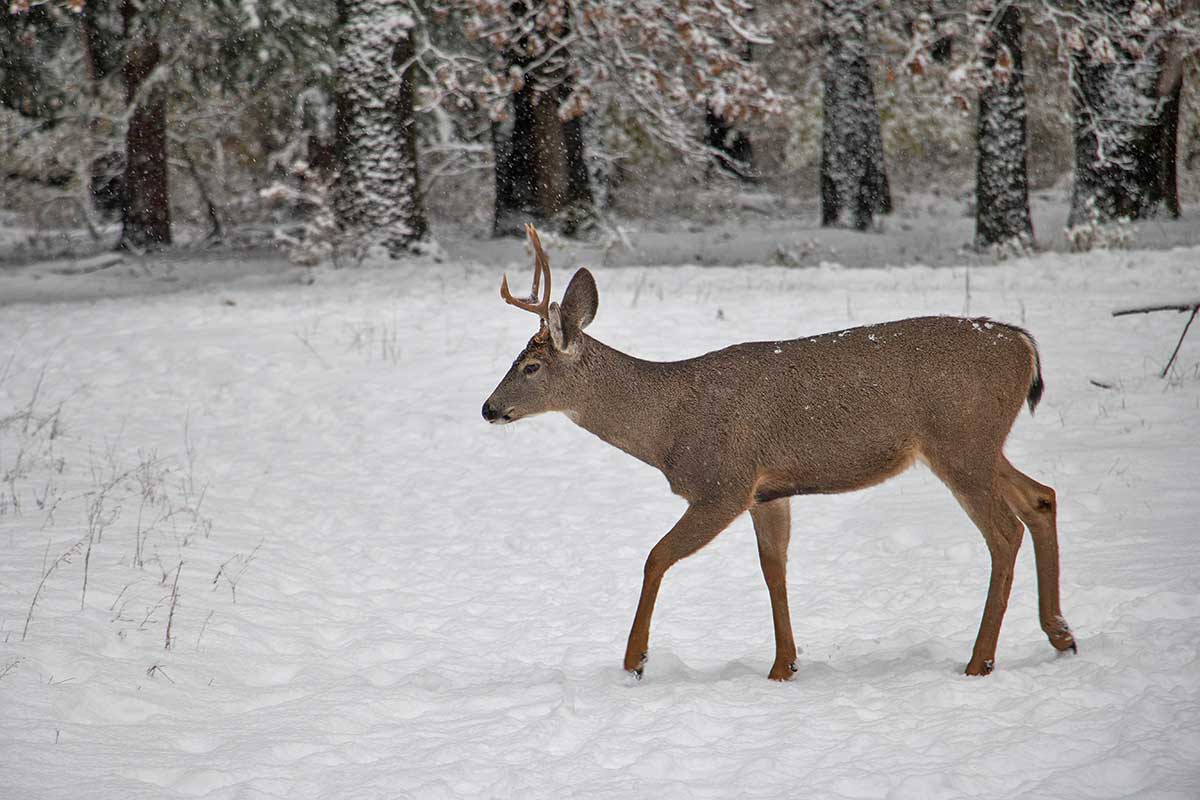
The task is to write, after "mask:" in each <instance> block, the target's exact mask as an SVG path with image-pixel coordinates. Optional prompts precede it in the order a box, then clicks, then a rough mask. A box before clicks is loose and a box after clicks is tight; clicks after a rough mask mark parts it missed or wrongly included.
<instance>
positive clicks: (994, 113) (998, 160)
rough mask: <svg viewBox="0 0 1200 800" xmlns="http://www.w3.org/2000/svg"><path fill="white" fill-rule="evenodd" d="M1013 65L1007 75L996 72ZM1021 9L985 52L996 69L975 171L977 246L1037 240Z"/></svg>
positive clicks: (982, 113)
mask: <svg viewBox="0 0 1200 800" xmlns="http://www.w3.org/2000/svg"><path fill="white" fill-rule="evenodd" d="M997 61H999V62H1000V64H1001V65H1002V66H1003V65H1004V64H1005V63H1007V64H1008V75H1007V80H1004V79H1002V78H999V77H997V76H996V74H995V72H994V69H993V68H994V67H995V66H996V63H997ZM1022 61H1023V58H1022V47H1021V10H1020V8H1019V7H1017V6H1016V5H1010V6H1009V7H1008V8H1007V9H1006V10H1005V11H1004V13H1003V14H1002V15H1001V16H1000V19H999V20H998V21H997V24H996V27H995V29H994V30H993V31H992V38H991V40H990V43H989V45H988V47H987V48H986V49H985V50H984V52H983V63H984V66H985V68H987V69H988V70H989V71H992V74H991V80H990V82H989V83H988V86H987V88H985V89H984V90H983V92H982V93H981V94H980V96H979V124H978V128H977V139H978V144H977V148H978V157H977V161H976V173H975V246H976V247H987V246H989V245H993V244H998V243H1001V242H1006V241H1009V240H1011V239H1019V240H1021V241H1023V242H1027V243H1032V241H1033V221H1032V220H1031V218H1030V216H1029V180H1028V177H1027V175H1026V171H1025V150H1026V139H1025V73H1024V71H1023V67H1022Z"/></svg>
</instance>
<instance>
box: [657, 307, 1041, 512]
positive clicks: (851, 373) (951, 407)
mask: <svg viewBox="0 0 1200 800" xmlns="http://www.w3.org/2000/svg"><path fill="white" fill-rule="evenodd" d="M1034 359H1035V356H1034V351H1033V344H1032V342H1031V340H1029V339H1028V336H1027V334H1025V333H1024V332H1023V331H1021V330H1020V329H1018V328H1014V327H1011V326H1008V325H1004V324H1002V323H997V322H992V321H990V320H987V319H983V318H977V319H964V318H957V317H920V318H915V319H907V320H900V321H897V322H889V323H883V324H879V325H870V326H864V327H860V328H851V329H848V330H843V331H836V332H832V333H826V334H822V335H819V336H811V337H803V338H800V339H791V340H785V341H777V342H750V343H745V344H739V345H734V346H732V347H727V348H725V349H723V350H718V351H715V352H712V353H708V354H706V355H703V356H700V357H698V358H694V359H689V360H688V361H682V362H675V363H674V364H672V365H670V367H671V369H670V372H669V374H670V376H671V380H672V382H673V383H674V385H675V393H676V394H677V396H678V397H679V399H680V402H679V403H678V407H677V408H676V409H675V410H674V411H673V412H672V422H671V425H672V427H673V431H672V432H673V434H674V436H673V442H674V446H673V447H672V449H671V454H670V455H669V457H668V459H667V465H666V469H664V471H665V472H666V473H667V477H668V479H669V480H670V481H671V483H672V485H673V486H677V491H678V490H679V489H684V490H685V491H682V492H681V494H684V495H685V496H687V495H688V494H696V493H700V492H703V491H704V490H705V488H706V487H711V485H712V484H713V482H714V481H716V482H719V483H739V484H753V485H756V486H757V487H758V489H756V493H757V494H758V495H760V497H759V499H768V498H769V497H771V496H784V495H790V494H806V493H817V492H821V493H825V492H839V491H848V490H851V489H856V488H860V487H862V486H866V485H870V484H873V483H877V482H879V481H881V480H884V479H886V478H888V477H890V476H891V475H893V474H895V473H896V472H898V471H900V470H901V469H903V468H905V467H906V466H908V464H909V463H911V461H912V460H913V459H914V458H917V457H929V456H931V455H933V454H939V453H941V452H942V451H945V450H947V449H948V448H953V447H960V446H970V447H973V448H977V449H980V450H982V451H985V452H989V453H994V454H998V453H999V449H1000V448H1001V446H1002V445H1003V443H1004V439H1005V437H1006V436H1007V434H1008V431H1009V429H1010V428H1011V427H1012V423H1013V420H1014V419H1015V418H1016V415H1017V413H1018V412H1019V411H1020V407H1021V404H1022V403H1023V402H1024V400H1025V397H1026V394H1027V392H1028V390H1029V386H1030V382H1031V381H1032V379H1033V375H1034V371H1035V369H1036V366H1035V362H1034ZM993 457H994V456H993ZM673 472H674V473H675V474H672V473H673Z"/></svg>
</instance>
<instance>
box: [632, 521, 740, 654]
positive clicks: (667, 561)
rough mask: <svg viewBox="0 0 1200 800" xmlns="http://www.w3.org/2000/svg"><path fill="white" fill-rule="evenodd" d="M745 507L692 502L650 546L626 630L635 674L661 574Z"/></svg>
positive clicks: (703, 542) (646, 643) (644, 652)
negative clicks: (630, 627)
mask: <svg viewBox="0 0 1200 800" xmlns="http://www.w3.org/2000/svg"><path fill="white" fill-rule="evenodd" d="M745 510H746V504H745V502H742V501H723V502H721V501H718V502H699V503H693V504H692V505H691V506H689V507H688V510H687V511H686V512H684V515H683V516H682V517H680V518H679V521H678V522H676V523H675V526H674V527H673V528H671V530H670V531H668V532H667V535H666V536H664V537H663V538H662V539H660V540H659V542H658V544H656V545H654V548H653V549H651V550H650V555H649V556H648V557H647V558H646V568H645V572H644V575H643V577H642V595H641V598H640V599H639V600H638V607H637V613H636V614H635V615H634V617H633V629H632V630H630V631H629V644H628V645H627V646H626V648H625V669H626V670H628V671H629V672H631V673H633V674H634V675H636V676H637V677H638V678H640V677H642V669H643V668H644V666H645V664H646V653H647V648H648V643H649V640H650V617H651V615H652V614H653V613H654V601H655V599H656V598H657V597H658V587H659V585H660V584H661V583H662V578H663V575H665V574H666V572H667V570H668V569H670V568H671V565H672V564H674V563H675V562H676V561H678V560H679V559H681V558H687V557H688V556H690V555H691V554H692V553H694V552H696V551H697V550H699V549H700V548H701V547H704V545H706V544H708V543H709V542H711V541H712V540H713V539H715V538H716V537H717V534H718V533H720V532H721V531H723V530H725V528H727V527H728V526H729V523H731V522H733V521H734V520H735V519H737V517H738V515H739V514H741V513H742V512H743V511H745Z"/></svg>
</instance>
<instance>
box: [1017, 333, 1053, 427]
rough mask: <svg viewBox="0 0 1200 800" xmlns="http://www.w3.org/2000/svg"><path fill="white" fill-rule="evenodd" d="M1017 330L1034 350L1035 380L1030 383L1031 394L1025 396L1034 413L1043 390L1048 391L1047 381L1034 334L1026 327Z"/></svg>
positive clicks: (1030, 411)
mask: <svg viewBox="0 0 1200 800" xmlns="http://www.w3.org/2000/svg"><path fill="white" fill-rule="evenodd" d="M1017 330H1018V331H1020V332H1021V335H1022V336H1024V337H1025V340H1026V341H1028V342H1029V349H1030V350H1031V351H1033V380H1032V381H1030V383H1029V394H1027V395H1026V396H1025V399H1026V400H1027V401H1028V402H1029V413H1030V414H1032V413H1033V412H1034V410H1035V409H1037V404H1038V402H1039V401H1040V400H1041V399H1042V392H1044V391H1046V383H1045V382H1044V381H1043V380H1042V357H1041V355H1040V354H1039V353H1038V347H1037V340H1035V339H1034V338H1033V335H1032V334H1030V333H1029V331H1027V330H1025V329H1024V328H1017Z"/></svg>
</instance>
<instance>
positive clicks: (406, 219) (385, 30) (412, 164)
mask: <svg viewBox="0 0 1200 800" xmlns="http://www.w3.org/2000/svg"><path fill="white" fill-rule="evenodd" d="M407 8H408V6H407V4H406V3H405V2H404V0H338V22H339V25H338V59H337V89H336V106H337V122H336V144H335V147H336V151H337V162H338V167H339V170H338V174H337V177H336V179H335V180H334V185H333V212H334V218H335V219H336V221H337V226H338V230H339V233H340V235H341V236H342V238H344V239H348V240H353V241H354V243H355V245H357V246H370V245H373V244H380V245H382V246H383V247H384V248H385V249H386V250H387V252H388V255H389V256H391V257H392V258H399V257H401V256H402V255H404V254H406V253H411V252H413V251H414V250H416V249H418V248H419V243H420V242H421V241H422V240H424V239H425V238H426V237H427V235H428V233H429V223H428V221H427V219H426V216H425V208H424V204H423V202H422V199H421V183H420V174H419V173H418V169H417V139H416V126H415V119H414V113H413V106H414V101H413V92H414V88H415V87H414V80H413V73H412V70H411V69H409V70H406V71H405V73H404V74H403V75H402V76H401V77H400V79H399V80H397V79H396V78H395V71H396V69H397V68H398V67H400V66H401V65H402V64H404V63H405V62H407V61H408V60H409V59H411V58H412V56H413V53H414V44H413V39H412V27H413V19H412V16H411V15H410V14H409V13H408V11H407Z"/></svg>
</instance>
